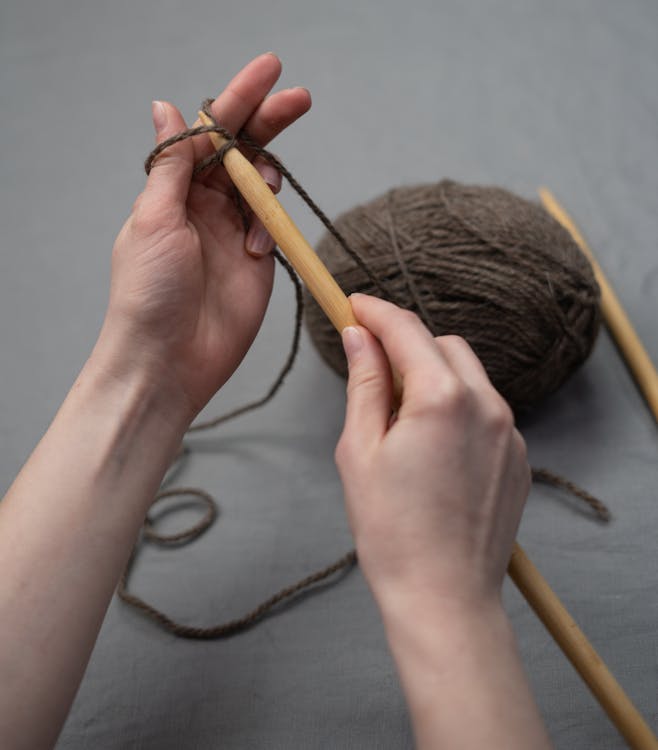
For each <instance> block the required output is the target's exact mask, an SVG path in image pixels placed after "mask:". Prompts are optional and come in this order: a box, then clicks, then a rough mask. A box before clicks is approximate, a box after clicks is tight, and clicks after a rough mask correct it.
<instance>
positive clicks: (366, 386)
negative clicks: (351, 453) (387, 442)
mask: <svg viewBox="0 0 658 750" xmlns="http://www.w3.org/2000/svg"><path fill="white" fill-rule="evenodd" d="M342 340H343V348H344V349H345V355H346V357H347V364H348V381H347V410H346V414H345V429H344V431H343V433H344V435H345V437H346V438H347V442H349V443H352V441H354V443H356V445H357V446H358V448H357V449H358V450H362V449H363V448H367V447H368V446H369V445H372V444H373V442H374V443H378V442H379V441H380V440H381V439H382V437H383V436H384V434H385V433H386V430H387V429H388V424H389V419H390V416H391V392H392V388H391V371H390V367H389V364H388V360H387V358H386V355H385V354H384V350H383V349H382V347H381V345H380V343H379V342H378V341H377V339H376V338H375V337H374V336H373V335H372V334H371V333H370V332H369V331H368V330H366V329H365V328H363V327H361V326H348V327H347V328H345V329H343V332H342Z"/></svg>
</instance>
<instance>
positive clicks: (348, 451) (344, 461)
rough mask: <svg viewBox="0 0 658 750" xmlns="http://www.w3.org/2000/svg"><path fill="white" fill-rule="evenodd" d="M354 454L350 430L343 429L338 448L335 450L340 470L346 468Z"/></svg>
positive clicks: (335, 457)
mask: <svg viewBox="0 0 658 750" xmlns="http://www.w3.org/2000/svg"><path fill="white" fill-rule="evenodd" d="M353 455H354V451H353V450H352V439H351V437H350V434H349V431H348V430H346V429H345V430H343V432H342V434H341V436H340V438H339V439H338V442H337V443H336V448H335V450H334V461H335V462H336V466H337V467H338V469H339V471H341V470H343V469H345V468H346V467H347V466H348V465H349V464H350V462H351V457H352V456H353Z"/></svg>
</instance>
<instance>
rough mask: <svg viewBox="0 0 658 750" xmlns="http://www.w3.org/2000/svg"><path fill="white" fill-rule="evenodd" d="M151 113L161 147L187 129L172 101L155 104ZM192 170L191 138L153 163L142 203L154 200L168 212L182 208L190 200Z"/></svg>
mask: <svg viewBox="0 0 658 750" xmlns="http://www.w3.org/2000/svg"><path fill="white" fill-rule="evenodd" d="M151 112H152V116H153V126H154V128H155V135H156V142H157V143H158V144H160V143H162V142H163V141H165V140H167V138H170V137H171V136H173V135H176V133H180V132H181V131H182V130H186V129H187V125H186V124H185V120H184V119H183V116H182V115H181V113H180V112H179V111H178V110H177V109H176V107H174V105H173V104H169V102H160V101H154V102H153V103H152V105H151ZM193 170H194V148H193V146H192V141H191V140H190V139H189V138H188V139H185V140H182V141H180V142H178V143H174V144H173V145H171V146H169V147H168V148H166V149H165V150H164V151H163V152H162V153H160V154H158V155H157V156H156V157H155V159H154V160H153V163H152V165H151V171H150V173H149V177H148V180H147V182H146V190H145V191H144V198H143V200H144V201H145V202H150V201H153V202H154V203H156V204H157V206H158V207H159V208H160V209H162V210H166V211H173V210H175V209H176V208H182V207H183V206H184V205H185V201H186V200H187V194H188V191H189V189H190V180H191V179H192V172H193Z"/></svg>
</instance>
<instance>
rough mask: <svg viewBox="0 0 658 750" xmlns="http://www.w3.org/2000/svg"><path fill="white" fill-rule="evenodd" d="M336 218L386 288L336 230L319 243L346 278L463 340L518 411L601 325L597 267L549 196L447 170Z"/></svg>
mask: <svg viewBox="0 0 658 750" xmlns="http://www.w3.org/2000/svg"><path fill="white" fill-rule="evenodd" d="M334 224H335V227H336V229H337V230H338V232H339V233H340V235H342V237H344V239H345V241H346V242H347V244H348V245H349V246H350V247H351V248H352V249H353V250H354V251H355V253H357V254H358V255H359V256H360V257H361V258H362V260H363V262H364V263H365V264H366V265H367V266H368V268H369V269H370V271H371V272H372V275H374V276H375V277H376V278H377V279H378V280H379V286H380V289H377V288H375V287H374V285H373V283H372V275H371V276H370V277H369V276H368V275H366V274H365V273H364V272H363V270H362V269H361V268H360V267H359V266H357V265H355V263H354V261H353V260H352V259H351V258H350V257H349V256H347V255H346V253H345V252H344V249H343V248H342V247H341V246H340V245H339V244H338V242H337V241H336V239H335V238H334V236H332V234H330V233H327V234H326V235H325V236H324V237H323V238H322V239H321V241H320V242H319V244H318V245H317V247H316V251H317V253H318V255H319V256H320V257H321V258H322V260H323V261H324V263H325V264H326V265H327V267H328V269H329V271H330V272H331V273H332V275H333V276H334V277H335V278H336V280H337V282H338V284H339V285H340V286H341V288H342V289H343V290H344V291H345V292H346V293H348V294H349V293H352V292H365V293H368V294H377V295H378V296H381V287H384V288H385V290H386V292H387V296H388V298H389V299H390V300H391V301H393V302H395V303H396V304H397V305H399V306H401V307H405V308H408V309H411V310H413V311H414V312H416V313H418V314H419V315H420V317H421V318H422V319H423V321H424V322H425V324H426V325H427V326H428V328H429V329H430V330H431V331H432V332H433V334H434V335H435V336H439V335H445V334H457V335H459V336H462V337H463V338H465V339H466V340H467V341H468V342H469V344H470V345H471V347H472V348H473V350H474V351H475V353H476V354H477V356H478V357H479V358H480V359H481V361H482V363H483V364H484V367H485V368H486V370H487V373H488V375H489V377H490V379H491V381H492V383H493V384H494V386H495V387H496V388H497V390H498V391H499V392H500V393H501V394H502V396H503V397H504V398H505V399H506V400H507V401H508V403H509V404H510V406H511V407H512V408H513V409H514V410H515V411H517V412H518V411H522V410H525V409H527V408H529V407H531V406H534V405H535V404H537V403H539V402H540V401H541V400H542V399H544V398H545V397H546V396H547V395H548V394H550V393H552V392H553V391H555V390H557V389H558V388H559V387H560V386H561V385H562V384H563V383H564V381H565V380H566V379H567V378H568V377H569V376H570V375H571V374H572V373H573V372H574V370H576V369H577V368H578V367H579V366H580V365H581V364H582V363H583V362H584V361H585V359H586V358H587V357H588V355H589V354H590V352H591V350H592V347H593V345H594V342H595V340H596V336H597V333H598V329H599V324H600V311H599V299H600V291H599V288H598V285H597V283H596V280H595V278H594V274H593V272H592V268H591V266H590V264H589V261H588V260H587V259H586V257H585V256H584V255H583V254H582V252H581V251H580V249H579V248H578V246H577V245H576V244H575V242H574V241H573V239H572V238H571V236H570V235H569V233H568V232H567V231H566V230H565V229H564V228H563V227H562V226H561V225H560V224H559V223H558V222H557V221H555V219H553V217H552V216H550V214H548V213H547V212H546V211H545V210H544V209H543V208H542V207H541V206H540V205H539V204H535V203H532V202H530V201H527V200H524V199H523V198H520V197H518V196H516V195H514V194H513V193H511V192H509V191H507V190H505V189H502V188H499V187H481V186H467V185H462V184H460V183H457V182H454V181H452V180H442V181H441V182H439V183H437V184H430V185H418V186H414V187H401V188H396V189H393V190H390V191H389V192H387V193H385V194H384V195H382V196H380V197H378V198H376V199H375V200H373V201H371V202H370V203H367V204H365V205H363V206H358V207H356V208H354V209H352V210H350V211H348V212H346V213H344V214H342V215H341V216H340V217H339V218H338V219H337V220H336V221H335V222H334ZM305 303H306V323H307V327H308V330H309V332H310V334H311V338H312V340H313V342H314V344H315V346H316V347H317V349H318V351H319V352H320V354H321V355H322V357H323V358H324V359H325V361H326V362H327V363H328V364H329V365H330V366H331V367H332V368H333V369H334V370H335V371H336V372H338V373H339V374H341V375H342V376H346V374H347V366H346V361H345V357H344V354H343V348H342V345H341V342H340V337H339V336H338V334H337V333H336V331H335V330H334V329H333V327H332V326H331V324H330V323H329V321H328V320H327V319H326V317H325V315H324V313H323V312H322V310H321V309H320V308H319V306H318V305H317V303H316V302H315V301H314V300H313V298H312V297H311V296H310V294H308V292H307V293H306V295H305Z"/></svg>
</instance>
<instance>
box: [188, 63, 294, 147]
mask: <svg viewBox="0 0 658 750" xmlns="http://www.w3.org/2000/svg"><path fill="white" fill-rule="evenodd" d="M280 75H281V61H280V60H279V58H278V57H277V56H276V55H274V54H272V53H271V52H268V53H266V54H264V55H259V56H258V57H256V58H255V59H254V60H252V61H251V62H250V63H248V64H247V65H245V67H244V68H242V70H241V71H240V72H239V73H238V74H237V75H236V76H235V77H234V78H233V79H232V80H231V82H230V83H229V84H228V86H227V87H226V88H225V89H224V91H222V93H221V94H220V95H219V96H218V97H217V98H216V99H215V101H214V102H213V103H212V104H211V106H210V111H211V113H212V116H213V117H214V118H215V120H216V121H217V122H218V123H219V124H220V125H222V126H223V127H225V128H226V129H227V130H229V131H230V132H231V133H237V132H238V131H239V130H240V129H241V128H242V127H243V126H244V125H245V123H246V122H247V120H248V119H249V118H250V117H251V116H252V114H253V113H254V112H255V111H256V109H257V107H258V105H259V104H260V103H261V102H262V101H263V99H264V98H265V97H266V96H267V94H268V93H269V92H270V90H271V88H272V86H274V84H275V83H276V82H277V81H278V79H279V76H280ZM195 141H196V143H195V145H194V148H195V154H194V158H195V161H196V162H199V161H201V160H202V159H204V158H205V157H206V156H209V155H210V154H212V153H213V151H214V148H213V145H212V143H211V142H210V139H209V138H198V139H195Z"/></svg>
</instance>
